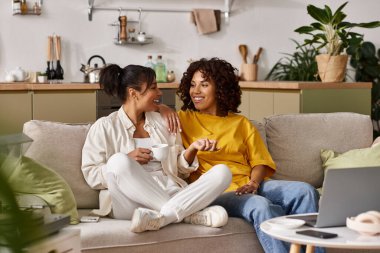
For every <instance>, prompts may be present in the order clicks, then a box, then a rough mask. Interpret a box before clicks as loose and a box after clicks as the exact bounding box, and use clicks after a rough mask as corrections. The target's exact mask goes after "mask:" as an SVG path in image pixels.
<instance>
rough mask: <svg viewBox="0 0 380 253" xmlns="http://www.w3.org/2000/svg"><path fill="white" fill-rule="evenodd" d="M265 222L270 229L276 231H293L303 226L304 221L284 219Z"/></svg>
mask: <svg viewBox="0 0 380 253" xmlns="http://www.w3.org/2000/svg"><path fill="white" fill-rule="evenodd" d="M267 222H268V224H269V225H271V227H273V228H276V229H295V228H299V227H301V226H302V225H303V224H305V221H304V220H297V219H286V218H280V219H273V220H269V221H267Z"/></svg>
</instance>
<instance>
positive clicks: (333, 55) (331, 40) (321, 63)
mask: <svg viewBox="0 0 380 253" xmlns="http://www.w3.org/2000/svg"><path fill="white" fill-rule="evenodd" d="M347 3H348V2H345V3H344V4H342V5H341V6H339V7H338V9H337V10H336V11H335V12H334V13H333V12H332V11H331V9H330V8H329V7H328V6H327V5H325V7H324V8H323V9H321V8H318V7H316V6H314V5H311V4H309V5H308V6H307V12H308V14H309V15H310V16H311V17H312V18H313V19H315V20H316V21H317V22H314V23H311V24H310V25H308V26H301V27H299V28H297V29H296V30H295V32H297V33H300V34H307V35H309V36H311V39H305V43H304V45H317V46H316V49H317V50H319V49H322V48H324V49H325V53H324V54H319V55H317V57H316V60H317V63H318V74H319V76H320V78H321V80H322V82H341V81H343V79H344V77H345V73H346V67H347V60H348V56H347V54H346V53H347V52H351V53H350V54H353V53H352V52H355V51H357V50H358V48H359V47H360V45H361V43H362V41H363V35H362V34H359V33H355V32H352V31H351V29H352V28H354V27H362V28H375V27H379V26H380V22H379V21H374V22H369V23H351V22H347V21H345V18H346V17H347V15H346V14H345V13H344V12H343V11H342V9H343V8H344V7H345V6H346V5H347Z"/></svg>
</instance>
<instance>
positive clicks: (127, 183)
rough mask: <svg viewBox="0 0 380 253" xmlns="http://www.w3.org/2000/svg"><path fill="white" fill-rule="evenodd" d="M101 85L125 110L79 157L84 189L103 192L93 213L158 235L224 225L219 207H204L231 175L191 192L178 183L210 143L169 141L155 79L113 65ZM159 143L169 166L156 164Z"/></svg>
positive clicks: (93, 131)
mask: <svg viewBox="0 0 380 253" xmlns="http://www.w3.org/2000/svg"><path fill="white" fill-rule="evenodd" d="M100 84H101V86H102V88H103V89H104V91H105V92H106V93H107V94H110V95H114V96H117V97H118V98H119V99H121V100H122V101H123V105H122V106H121V108H120V109H119V110H118V111H117V112H113V113H111V114H110V115H109V116H107V117H103V118H100V119H98V120H97V121H96V122H95V123H94V124H93V125H92V126H91V128H90V130H89V133H88V135H87V138H86V141H85V144H84V147H83V150H82V172H83V175H84V177H85V179H86V181H87V183H88V184H89V185H90V187H92V188H93V189H99V190H101V192H100V194H99V198H100V209H99V210H93V213H95V214H98V215H110V216H111V217H114V218H116V219H131V220H132V222H131V231H132V232H143V231H146V230H158V229H159V228H161V227H163V226H165V225H168V224H170V223H173V222H180V221H182V220H183V221H184V222H187V223H192V224H201V225H205V226H212V227H220V226H223V225H225V224H226V223H227V213H226V211H225V210H224V209H223V208H222V207H220V206H211V207H208V208H206V207H207V206H208V205H209V204H210V203H211V202H212V201H213V200H214V199H216V198H217V197H218V196H219V195H220V194H221V193H222V192H223V191H224V190H225V189H227V187H228V185H229V184H230V181H231V173H230V172H229V169H228V168H227V167H226V166H224V165H221V166H219V167H216V168H215V169H213V170H210V173H206V174H204V175H203V176H202V177H201V179H199V180H197V181H196V182H194V183H192V184H190V185H187V183H186V182H185V181H184V180H183V178H186V177H187V176H188V175H189V174H190V173H191V172H193V171H195V170H197V168H198V160H197V158H196V154H197V152H198V150H202V151H210V152H212V151H214V150H215V149H216V143H213V142H211V143H210V141H209V140H207V139H200V140H197V141H195V142H194V143H192V144H191V145H190V146H189V148H188V149H187V150H184V148H183V146H182V142H181V137H180V135H176V134H170V133H169V131H168V127H167V126H166V123H165V121H164V120H163V119H162V117H161V115H160V114H159V113H156V112H155V111H157V110H158V105H159V98H160V96H161V95H162V93H161V91H160V90H159V89H158V87H157V83H156V80H155V73H154V71H153V70H152V69H150V68H147V67H143V66H138V65H128V66H126V67H125V68H121V67H119V66H118V65H115V64H113V65H109V66H107V67H106V68H104V69H103V70H102V71H101V73H100ZM160 143H166V144H168V145H169V152H168V158H167V159H166V160H164V161H161V162H160V161H157V160H155V159H154V158H153V157H152V153H151V149H150V148H151V146H152V145H154V144H160ZM216 179H218V180H216ZM203 208H205V209H203ZM202 209H203V210H202Z"/></svg>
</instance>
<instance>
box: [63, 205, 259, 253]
mask: <svg viewBox="0 0 380 253" xmlns="http://www.w3.org/2000/svg"><path fill="white" fill-rule="evenodd" d="M87 214H88V210H80V215H87ZM130 224H131V222H130V221H129V220H116V219H110V218H100V221H99V222H98V223H80V224H79V225H75V226H70V227H69V228H68V229H78V228H80V229H81V241H82V252H83V253H87V252H113V253H119V252H120V253H122V252H128V253H136V252H140V253H141V252H155V253H156V252H157V253H161V252H162V253H176V252H216V253H218V252H220V253H224V252H234V253H235V252H236V253H245V252H252V251H254V252H257V253H262V252H263V250H262V248H261V245H260V243H259V241H258V239H257V237H256V233H255V231H254V229H253V227H252V226H251V225H250V224H249V223H248V222H246V221H244V220H242V219H239V218H231V217H230V218H229V219H228V223H227V225H226V226H224V227H222V228H211V227H205V226H201V225H192V224H185V223H176V224H170V225H168V226H166V227H164V228H161V229H160V230H158V231H148V232H144V233H132V232H130ZM184 249H186V250H184Z"/></svg>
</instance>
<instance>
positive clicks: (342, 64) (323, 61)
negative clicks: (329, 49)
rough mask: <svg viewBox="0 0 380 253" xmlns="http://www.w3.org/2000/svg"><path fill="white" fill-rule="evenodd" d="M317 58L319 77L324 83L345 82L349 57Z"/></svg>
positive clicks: (323, 56) (322, 55)
mask: <svg viewBox="0 0 380 253" xmlns="http://www.w3.org/2000/svg"><path fill="white" fill-rule="evenodd" d="M315 58H316V60H317V64H318V75H319V77H320V78H321V80H322V82H324V83H328V82H342V81H343V80H344V77H345V76H346V69H347V60H348V55H337V56H331V55H328V54H320V55H317V56H316V57H315Z"/></svg>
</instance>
